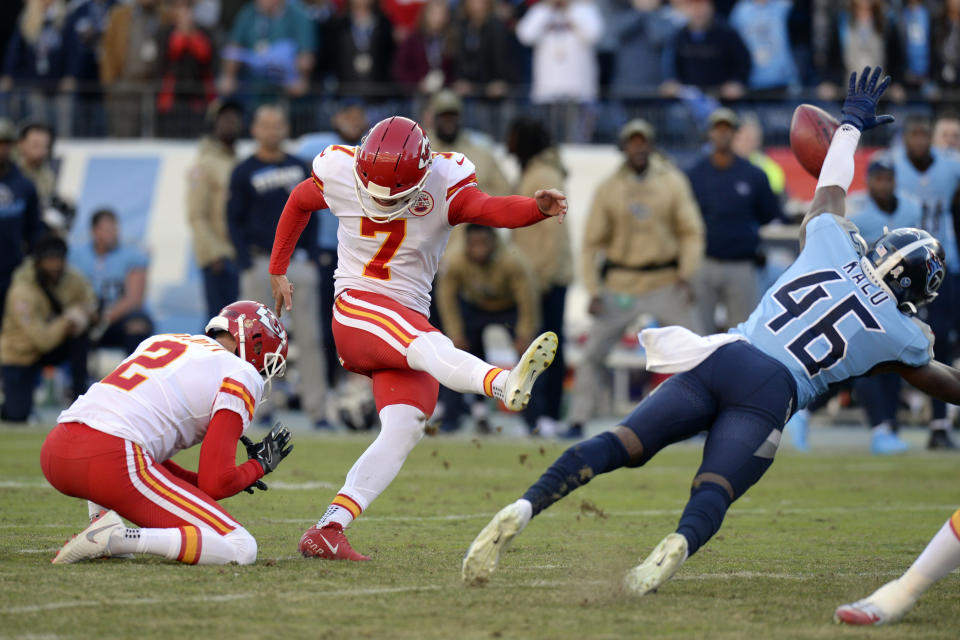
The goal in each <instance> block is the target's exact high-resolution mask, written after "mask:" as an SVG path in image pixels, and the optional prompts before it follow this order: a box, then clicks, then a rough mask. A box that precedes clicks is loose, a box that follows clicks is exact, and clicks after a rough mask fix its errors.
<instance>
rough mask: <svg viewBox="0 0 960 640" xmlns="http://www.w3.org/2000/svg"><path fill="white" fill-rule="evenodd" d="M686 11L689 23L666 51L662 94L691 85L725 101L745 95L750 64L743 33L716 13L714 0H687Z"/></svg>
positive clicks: (670, 93)
mask: <svg viewBox="0 0 960 640" xmlns="http://www.w3.org/2000/svg"><path fill="white" fill-rule="evenodd" d="M684 13H685V14H686V16H687V19H688V20H687V24H686V26H684V27H683V28H682V29H680V31H678V32H677V34H676V35H675V36H674V37H673V40H672V41H671V42H670V44H669V46H667V48H666V50H665V51H664V55H663V75H664V78H666V80H665V81H664V83H663V84H662V85H660V91H661V93H663V95H665V96H668V97H673V96H676V95H678V94H679V93H680V92H681V90H682V88H683V87H684V86H685V85H686V86H690V85H692V86H695V87H698V88H700V89H703V90H706V91H710V92H716V93H718V94H719V96H720V97H721V98H723V99H724V100H738V99H740V98H741V97H743V94H744V90H745V87H746V85H747V82H748V81H749V79H750V65H751V63H750V52H749V51H748V50H747V47H746V46H745V45H744V44H743V40H742V39H741V38H740V35H739V34H738V33H737V32H736V31H734V30H733V29H732V28H731V27H729V26H728V25H727V24H726V23H725V22H723V21H722V20H719V19H717V18H716V17H715V16H714V7H713V2H712V0H687V2H686V4H685V5H684Z"/></svg>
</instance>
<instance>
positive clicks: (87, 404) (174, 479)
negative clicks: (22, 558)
mask: <svg viewBox="0 0 960 640" xmlns="http://www.w3.org/2000/svg"><path fill="white" fill-rule="evenodd" d="M206 334H207V335H205V336H191V335H184V334H163V335H157V336H153V337H152V338H148V339H147V340H144V341H143V342H141V343H140V345H139V346H138V347H137V349H136V351H134V352H133V353H132V354H131V355H130V357H128V358H127V359H126V360H124V361H123V362H122V363H121V364H120V366H119V367H117V368H116V369H114V371H113V373H111V374H110V375H108V376H107V377H105V378H104V379H103V380H101V381H100V382H98V383H96V384H95V385H93V386H92V387H90V389H89V391H87V393H85V394H84V395H82V396H80V397H79V398H77V400H76V402H74V403H73V404H72V405H71V406H70V407H69V408H68V409H67V410H65V411H64V412H63V413H61V414H60V416H59V417H58V418H57V421H58V422H59V424H58V425H57V426H56V427H55V428H54V429H53V431H51V432H50V434H49V435H48V436H47V439H46V440H45V441H44V443H43V448H42V449H41V451H40V465H41V467H42V468H43V475H45V476H46V478H47V480H48V481H49V482H50V484H52V485H53V486H54V487H55V488H56V489H57V490H58V491H60V492H61V493H64V494H66V495H68V496H73V497H75V498H85V499H87V500H89V501H91V502H93V503H96V505H99V506H100V507H102V508H103V510H102V511H99V513H98V514H97V515H96V516H94V517H93V519H92V520H91V523H90V526H88V527H87V528H86V529H84V530H83V531H81V532H80V533H79V534H78V535H76V536H74V537H73V538H72V539H71V540H68V541H67V543H66V544H65V545H64V546H63V548H62V549H60V551H59V553H57V555H56V557H55V558H54V559H53V562H54V563H56V564H60V563H71V562H77V561H80V560H85V559H88V558H98V557H104V556H117V555H127V554H134V553H147V554H151V555H157V556H162V557H164V558H168V559H170V560H177V561H179V562H184V563H187V564H226V563H228V562H236V563H237V564H251V563H252V562H254V561H255V560H256V559H257V541H256V540H254V538H253V536H251V535H250V534H249V533H248V532H247V530H246V529H244V528H243V527H242V526H241V525H240V524H239V523H238V522H237V521H235V520H234V519H233V518H232V517H231V516H230V514H229V513H227V512H226V511H225V510H224V509H223V508H221V507H220V505H218V504H217V503H216V500H219V499H221V498H227V497H229V496H232V495H234V494H236V493H238V492H240V491H243V490H247V491H249V492H250V493H253V487H257V488H260V489H266V488H267V487H266V485H265V484H264V483H263V482H262V481H261V480H260V478H262V477H263V476H264V475H265V474H267V473H270V472H271V471H273V470H274V469H275V468H276V467H277V465H278V464H279V463H280V461H281V460H283V459H284V458H285V457H286V456H287V455H288V454H289V453H290V451H291V449H293V446H292V445H289V446H288V443H289V441H290V433H289V432H288V431H287V430H286V429H285V428H283V427H280V426H279V425H278V426H277V427H275V428H274V429H273V430H272V431H271V432H270V433H269V434H268V435H267V437H265V438H264V439H263V441H262V442H260V443H257V444H254V443H252V442H250V441H249V440H247V439H246V438H242V434H243V432H244V431H245V430H246V429H247V427H248V426H249V425H250V420H251V419H252V418H253V414H254V411H255V410H256V407H257V404H258V403H259V402H260V399H261V394H262V393H263V387H264V378H265V379H266V382H267V384H269V383H270V380H271V379H272V378H273V377H274V376H280V375H283V371H284V368H285V366H286V356H287V333H286V331H285V330H284V328H283V325H282V324H280V321H279V320H278V319H277V317H276V316H275V315H274V314H273V312H272V311H270V309H268V308H267V307H265V306H264V305H262V304H260V303H258V302H249V301H241V302H234V303H233V304H230V305H228V306H226V307H224V308H223V310H222V311H221V312H220V315H218V316H216V317H214V318H212V319H211V320H210V322H209V323H207V327H206ZM261 376H263V378H262V377H261ZM241 438H242V440H243V441H244V444H245V445H246V448H247V454H248V456H249V458H250V459H249V460H247V461H246V462H245V463H243V464H241V465H240V466H236V464H235V456H236V452H237V441H238V440H239V439H241ZM200 442H203V444H202V445H201V447H200V463H199V467H198V470H197V472H196V473H194V472H192V471H187V470H186V469H183V468H182V467H180V466H179V465H177V464H176V463H174V462H173V461H172V460H170V458H171V457H172V456H173V454H174V453H176V452H177V451H180V450H183V449H187V448H189V447H192V446H193V445H195V444H198V443H200ZM121 516H122V517H124V518H126V519H127V520H129V521H131V522H133V523H134V524H136V525H138V526H139V527H143V528H141V529H133V528H128V527H126V526H125V525H124V523H123V521H122V520H121V519H120V518H121Z"/></svg>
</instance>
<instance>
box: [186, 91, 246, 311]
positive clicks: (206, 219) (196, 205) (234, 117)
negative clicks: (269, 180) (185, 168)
mask: <svg viewBox="0 0 960 640" xmlns="http://www.w3.org/2000/svg"><path fill="white" fill-rule="evenodd" d="M208 117H209V118H210V119H211V131H210V135H209V136H206V137H205V138H203V140H201V141H200V148H199V149H198V150H197V160H196V162H195V163H194V165H193V167H192V168H191V169H190V172H189V173H188V175H187V182H188V184H187V218H188V220H189V221H190V229H191V231H192V232H193V250H194V252H195V254H196V258H197V266H198V267H200V269H201V270H202V271H203V289H204V294H205V296H206V302H207V317H210V318H212V317H214V316H215V315H217V314H219V313H220V310H221V309H222V308H224V307H225V306H227V305H228V304H230V303H231V302H233V301H234V300H237V299H239V298H240V271H239V269H238V268H237V263H236V260H235V258H236V251H235V250H234V247H233V242H232V241H231V239H230V233H229V231H228V230H227V195H228V193H229V191H230V174H231V172H232V171H233V168H234V167H235V166H236V165H237V155H236V152H235V151H234V148H233V147H234V144H235V143H236V141H237V138H239V137H240V132H241V130H242V127H243V107H242V106H241V105H240V103H239V102H235V101H232V100H225V101H217V102H214V103H213V104H211V105H210V111H209V116H208Z"/></svg>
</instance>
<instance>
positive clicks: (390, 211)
mask: <svg viewBox="0 0 960 640" xmlns="http://www.w3.org/2000/svg"><path fill="white" fill-rule="evenodd" d="M429 175H430V170H429V169H427V172H426V173H424V174H423V177H422V178H420V182H418V183H417V184H415V185H414V186H412V187H410V188H409V189H407V190H406V191H403V192H401V193H398V194H395V195H392V196H388V197H387V196H383V195H379V194H377V193H376V192H377V191H379V190H382V191H384V192H385V193H387V194H389V192H390V190H389V189H386V188H384V187H380V186H379V185H377V184H374V183H373V182H370V183H369V184H368V186H364V185H363V183H362V182H361V181H360V175H359V174H358V173H357V171H356V168H354V171H353V178H354V187H355V188H356V192H357V200H358V201H359V203H360V209H361V210H362V211H363V215H365V216H367V217H368V218H370V219H371V220H373V221H374V222H390V221H391V220H396V219H397V218H399V217H400V216H402V215H403V214H404V213H406V212H407V209H409V208H410V207H411V205H413V203H414V202H416V201H417V196H419V195H420V192H421V191H422V190H423V186H424V185H425V184H426V183H427V177H428V176H429ZM368 207H369V208H368Z"/></svg>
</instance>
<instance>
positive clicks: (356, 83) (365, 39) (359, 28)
mask: <svg viewBox="0 0 960 640" xmlns="http://www.w3.org/2000/svg"><path fill="white" fill-rule="evenodd" d="M393 50H394V41H393V36H392V35H391V27H390V22H389V21H388V20H387V19H386V17H384V15H383V13H381V12H380V9H379V8H377V4H376V2H375V1H374V0H347V11H346V12H345V13H344V14H343V15H340V16H337V17H336V18H334V19H333V20H331V21H330V25H329V29H328V30H327V38H325V42H324V51H325V52H326V54H325V56H326V58H327V59H328V60H329V63H328V64H330V65H331V68H332V70H333V76H334V78H336V80H337V82H338V83H339V91H340V94H341V95H367V96H377V95H380V94H382V92H383V91H384V86H383V85H384V84H385V83H388V82H390V71H391V66H390V61H391V60H392V59H393Z"/></svg>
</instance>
